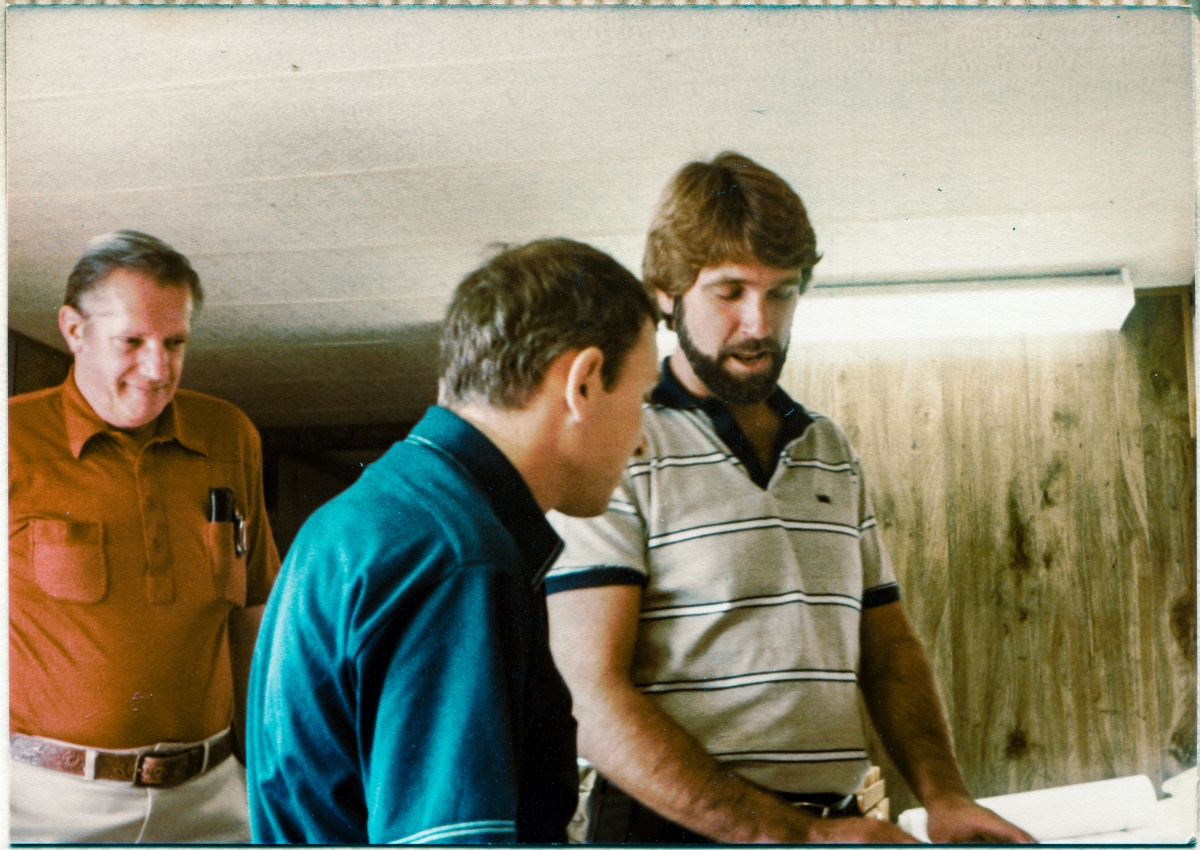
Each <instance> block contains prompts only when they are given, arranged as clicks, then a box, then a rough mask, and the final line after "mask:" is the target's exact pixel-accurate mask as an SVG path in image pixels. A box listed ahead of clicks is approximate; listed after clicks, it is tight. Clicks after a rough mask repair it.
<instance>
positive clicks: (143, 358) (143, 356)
mask: <svg viewBox="0 0 1200 850" xmlns="http://www.w3.org/2000/svg"><path fill="white" fill-rule="evenodd" d="M138 371H139V372H140V373H141V375H142V377H143V378H146V379H147V380H151V381H155V382H157V383H162V382H163V381H166V380H167V378H168V377H169V376H170V374H171V362H170V354H169V352H168V351H167V349H166V346H163V345H158V344H156V343H153V342H148V343H145V344H144V345H143V346H142V349H141V351H139V352H138Z"/></svg>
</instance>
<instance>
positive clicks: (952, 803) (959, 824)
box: [925, 798, 1036, 844]
mask: <svg viewBox="0 0 1200 850" xmlns="http://www.w3.org/2000/svg"><path fill="white" fill-rule="evenodd" d="M925 811H926V812H927V813H928V815H929V826H928V831H929V840H930V841H932V842H934V843H935V844H1034V843H1036V841H1035V839H1034V837H1033V836H1032V835H1030V834H1029V833H1027V832H1026V831H1025V830H1023V829H1021V828H1020V827H1018V826H1014V825H1013V824H1011V823H1009V822H1008V821H1006V820H1005V819H1004V818H1002V817H1000V815H998V814H996V813H995V812H993V811H992V810H991V809H985V808H984V807H983V806H981V805H979V804H978V803H976V802H975V801H974V800H970V799H964V798H953V799H951V800H948V801H945V802H939V803H937V804H934V805H930V806H927V807H926V808H925Z"/></svg>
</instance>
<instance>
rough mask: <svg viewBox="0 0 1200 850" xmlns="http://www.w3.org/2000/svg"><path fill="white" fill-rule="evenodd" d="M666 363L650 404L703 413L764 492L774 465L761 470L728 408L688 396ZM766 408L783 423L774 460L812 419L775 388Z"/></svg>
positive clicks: (667, 360)
mask: <svg viewBox="0 0 1200 850" xmlns="http://www.w3.org/2000/svg"><path fill="white" fill-rule="evenodd" d="M670 362H671V361H670V358H669V357H667V358H663V364H662V378H661V379H660V380H659V382H658V385H657V386H656V387H655V388H654V391H653V392H652V393H651V394H650V402H651V403H652V404H657V405H661V406H663V407H670V408H674V409H675V410H689V409H695V410H701V411H703V412H704V413H706V414H707V415H708V418H709V419H710V420H712V424H713V430H715V431H716V432H717V436H718V437H720V438H721V440H722V442H724V443H725V445H726V446H728V447H729V450H730V451H732V452H733V454H734V456H735V457H737V459H738V460H739V461H741V462H742V464H743V465H744V466H745V467H746V471H747V472H749V473H750V478H751V479H752V480H753V481H754V483H755V484H757V485H758V486H759V487H762V488H764V489H765V488H766V487H767V485H768V484H769V483H770V481H771V475H772V474H773V473H774V472H775V464H774V463H772V465H771V468H770V469H763V467H762V464H761V463H759V462H758V456H757V455H756V454H755V452H754V447H753V446H752V445H750V441H749V440H748V439H746V435H745V434H744V433H742V429H741V428H740V427H739V426H738V424H737V420H736V419H734V418H733V414H732V413H731V412H730V410H729V406H728V405H726V404H725V402H723V401H721V400H720V399H717V398H714V397H713V396H705V397H704V398H697V397H696V396H694V395H692V394H691V393H690V392H688V391H687V389H686V388H685V387H684V386H683V384H682V383H680V381H679V379H678V378H676V377H675V373H674V372H672V371H671V365H670ZM767 406H768V407H770V408H771V409H772V410H773V411H775V412H776V413H778V414H779V416H780V417H781V418H782V419H783V427H782V428H780V429H779V435H778V436H777V437H776V438H775V451H774V452H773V457H774V458H775V459H776V460H777V459H778V458H779V455H780V453H781V452H782V451H783V449H784V447H785V446H786V445H787V444H788V443H790V442H791V441H792V440H794V439H796V438H797V437H799V436H800V435H801V434H803V433H804V431H805V429H807V428H808V426H809V425H811V424H812V417H811V416H809V415H808V412H807V411H806V410H805V409H804V408H803V407H801V406H800V405H799V404H797V403H796V402H794V401H792V399H791V397H790V396H789V395H788V394H787V393H785V392H784V391H783V388H782V387H780V386H778V385H776V387H775V390H774V392H772V393H771V395H770V396H768V397H767Z"/></svg>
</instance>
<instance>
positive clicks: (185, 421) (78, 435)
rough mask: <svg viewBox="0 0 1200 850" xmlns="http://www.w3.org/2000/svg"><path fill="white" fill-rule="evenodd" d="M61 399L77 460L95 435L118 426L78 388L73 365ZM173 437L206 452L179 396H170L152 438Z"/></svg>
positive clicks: (161, 440) (159, 440) (157, 440)
mask: <svg viewBox="0 0 1200 850" xmlns="http://www.w3.org/2000/svg"><path fill="white" fill-rule="evenodd" d="M62 399H63V419H64V423H65V425H66V429H67V442H68V445H69V447H70V449H71V454H72V455H73V456H74V457H75V459H76V460H78V459H79V456H80V455H81V454H82V453H83V447H84V446H85V445H87V442H88V440H90V439H92V437H94V436H96V435H97V434H107V433H110V432H112V431H115V430H117V429H116V428H114V427H113V426H111V425H109V424H108V423H107V422H105V421H104V420H103V419H101V418H100V416H99V415H98V414H97V413H96V411H95V410H93V409H92V406H91V405H90V404H88V400H87V399H86V398H84V397H83V393H81V392H80V391H79V386H78V385H77V384H76V383H75V366H74V365H72V366H71V369H70V371H69V372H68V373H67V380H66V381H64V382H63V392H62ZM172 440H173V441H175V442H178V443H179V444H180V445H182V446H184V447H185V448H187V449H190V450H192V451H194V452H197V453H199V454H207V452H206V448H207V446H206V444H205V440H204V436H203V434H202V433H201V432H200V431H198V430H197V428H196V425H195V423H194V422H192V421H191V419H189V418H188V417H187V416H185V415H184V414H183V412H182V411H181V410H180V407H179V404H178V402H177V401H176V399H171V401H170V403H169V404H168V405H167V406H166V408H164V410H163V412H162V413H160V414H159V415H158V419H157V420H156V422H155V427H154V436H153V437H152V438H151V440H150V442H154V443H169V442H171V441H172Z"/></svg>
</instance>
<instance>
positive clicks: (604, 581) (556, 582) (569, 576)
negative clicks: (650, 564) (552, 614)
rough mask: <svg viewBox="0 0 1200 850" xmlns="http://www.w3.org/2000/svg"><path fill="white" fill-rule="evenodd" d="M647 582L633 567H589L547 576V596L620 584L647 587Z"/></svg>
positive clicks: (643, 575)
mask: <svg viewBox="0 0 1200 850" xmlns="http://www.w3.org/2000/svg"><path fill="white" fill-rule="evenodd" d="M647 581H648V579H647V577H646V575H645V573H640V572H638V571H637V570H635V569H633V568H632V567H587V568H586V569H582V570H574V571H572V572H567V573H559V574H557V575H554V574H551V575H548V576H546V594H547V595H549V594H552V593H561V592H563V591H565V590H580V589H582V588H585V587H609V586H612V585H619V584H633V585H638V586H639V587H645V586H646V582H647Z"/></svg>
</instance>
